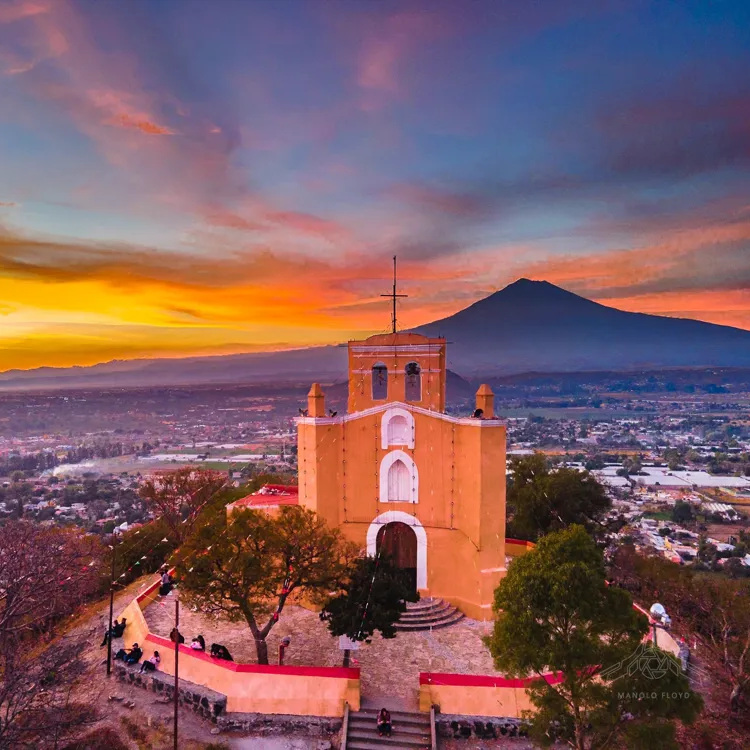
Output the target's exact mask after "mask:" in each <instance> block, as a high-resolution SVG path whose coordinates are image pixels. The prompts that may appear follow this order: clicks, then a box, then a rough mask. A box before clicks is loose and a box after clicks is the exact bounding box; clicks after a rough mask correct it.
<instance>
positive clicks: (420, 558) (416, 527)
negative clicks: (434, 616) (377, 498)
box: [367, 510, 427, 589]
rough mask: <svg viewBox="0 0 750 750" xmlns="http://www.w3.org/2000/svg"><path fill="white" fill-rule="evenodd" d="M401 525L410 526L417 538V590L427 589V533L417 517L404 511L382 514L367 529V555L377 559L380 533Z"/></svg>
mask: <svg viewBox="0 0 750 750" xmlns="http://www.w3.org/2000/svg"><path fill="white" fill-rule="evenodd" d="M398 521H400V522H401V523H404V524H406V525H407V526H409V527H410V528H411V529H412V531H413V532H414V534H415V535H416V537H417V588H418V589H426V588H427V532H426V531H425V530H424V526H422V524H421V523H420V522H419V519H418V518H417V517H416V516H410V515H409V514H408V513H404V512H403V511H402V510H388V511H386V512H385V513H381V514H380V515H379V516H378V517H377V518H376V519H375V520H374V521H373V522H372V523H371V524H370V526H369V527H368V529H367V554H368V555H369V556H370V557H375V555H377V553H378V549H377V543H378V531H380V529H381V528H382V527H383V526H385V525H386V524H389V523H395V522H398Z"/></svg>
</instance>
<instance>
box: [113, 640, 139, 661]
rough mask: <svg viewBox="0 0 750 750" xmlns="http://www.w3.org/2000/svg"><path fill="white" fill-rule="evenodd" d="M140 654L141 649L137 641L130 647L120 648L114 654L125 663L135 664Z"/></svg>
mask: <svg viewBox="0 0 750 750" xmlns="http://www.w3.org/2000/svg"><path fill="white" fill-rule="evenodd" d="M142 656H143V651H142V650H141V647H140V646H139V645H138V644H137V643H134V644H133V647H132V648H121V649H120V650H119V651H118V652H117V653H116V654H115V659H122V661H124V662H125V663H126V664H137V663H138V662H139V661H140V660H141V657H142Z"/></svg>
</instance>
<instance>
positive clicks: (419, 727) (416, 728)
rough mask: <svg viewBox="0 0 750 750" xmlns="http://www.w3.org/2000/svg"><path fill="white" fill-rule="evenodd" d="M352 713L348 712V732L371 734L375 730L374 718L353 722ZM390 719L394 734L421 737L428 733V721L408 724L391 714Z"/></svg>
mask: <svg viewBox="0 0 750 750" xmlns="http://www.w3.org/2000/svg"><path fill="white" fill-rule="evenodd" d="M351 717H352V714H349V734H350V735H352V734H372V733H373V732H377V722H376V721H375V719H374V718H372V719H367V721H358V722H354V721H352V720H351ZM391 720H392V721H393V728H394V731H393V733H394V734H397V735H399V736H401V735H403V736H410V737H411V736H413V737H423V736H424V735H425V734H427V735H429V734H430V722H429V721H428V722H427V724H426V725H425V724H410V723H407V722H405V721H397V720H396V719H394V718H393V714H391Z"/></svg>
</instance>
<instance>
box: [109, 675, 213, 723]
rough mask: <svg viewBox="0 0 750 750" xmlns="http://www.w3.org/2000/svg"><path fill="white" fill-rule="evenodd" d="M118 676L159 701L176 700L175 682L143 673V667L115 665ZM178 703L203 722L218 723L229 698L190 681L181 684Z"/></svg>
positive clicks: (164, 677) (163, 676)
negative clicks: (162, 699) (203, 720)
mask: <svg viewBox="0 0 750 750" xmlns="http://www.w3.org/2000/svg"><path fill="white" fill-rule="evenodd" d="M115 676H116V677H117V679H118V680H119V681H120V682H124V683H127V684H129V685H134V686H136V687H140V688H143V689H144V690H151V691H152V692H153V693H155V694H156V695H157V696H158V697H160V698H164V699H165V700H174V678H173V677H172V676H171V675H167V674H164V673H162V672H159V671H158V670H157V671H156V672H140V665H136V666H129V665H125V664H121V663H115ZM178 700H179V703H180V705H181V706H183V707H184V708H190V709H192V710H193V711H194V712H195V713H197V714H198V715H200V716H202V717H203V718H204V719H208V720H209V721H212V722H213V723H214V724H215V723H216V722H217V719H218V717H219V716H221V715H222V714H224V713H225V712H226V708H227V698H226V696H225V695H221V693H216V692H214V691H213V690H209V689H208V688H205V687H203V686H201V685H194V684H193V683H192V682H188V681H187V680H180V688H179V698H178Z"/></svg>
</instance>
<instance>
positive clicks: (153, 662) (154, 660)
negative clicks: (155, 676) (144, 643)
mask: <svg viewBox="0 0 750 750" xmlns="http://www.w3.org/2000/svg"><path fill="white" fill-rule="evenodd" d="M160 661H161V656H159V652H158V651H154V655H153V656H152V657H151V658H150V659H146V661H144V662H143V664H141V672H155V671H156V667H157V666H158V664H159V662H160Z"/></svg>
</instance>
